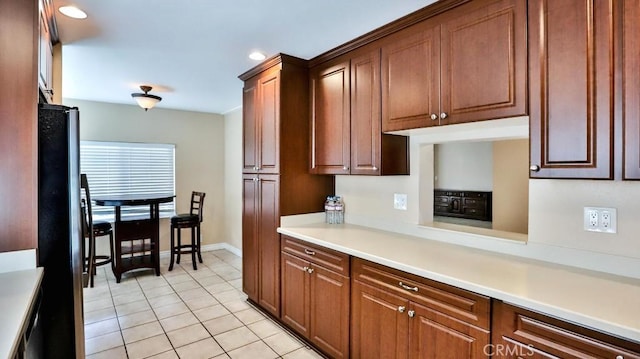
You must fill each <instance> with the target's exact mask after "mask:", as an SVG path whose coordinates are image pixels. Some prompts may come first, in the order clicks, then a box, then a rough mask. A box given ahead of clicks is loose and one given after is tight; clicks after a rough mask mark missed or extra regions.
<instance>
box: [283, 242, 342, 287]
mask: <svg viewBox="0 0 640 359" xmlns="http://www.w3.org/2000/svg"><path fill="white" fill-rule="evenodd" d="M280 243H281V244H280V245H281V247H282V251H283V252H285V253H290V254H293V255H295V256H298V257H300V258H303V259H306V260H308V261H309V262H311V263H314V264H318V265H321V266H323V267H325V268H326V269H329V270H331V271H334V272H336V273H339V274H342V275H343V276H345V277H348V276H349V255H348V254H344V253H340V252H338V251H334V250H332V249H328V248H324V247H322V246H318V245H315V244H312V243H309V242H305V241H301V240H299V239H295V238H292V237H289V236H285V235H282V240H281V241H280Z"/></svg>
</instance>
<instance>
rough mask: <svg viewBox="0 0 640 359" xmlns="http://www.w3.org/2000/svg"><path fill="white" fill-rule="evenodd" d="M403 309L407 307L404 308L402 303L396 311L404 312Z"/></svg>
mask: <svg viewBox="0 0 640 359" xmlns="http://www.w3.org/2000/svg"><path fill="white" fill-rule="evenodd" d="M405 309H407V308H405V307H404V305H401V306H399V307H398V312H400V313H404V310H405Z"/></svg>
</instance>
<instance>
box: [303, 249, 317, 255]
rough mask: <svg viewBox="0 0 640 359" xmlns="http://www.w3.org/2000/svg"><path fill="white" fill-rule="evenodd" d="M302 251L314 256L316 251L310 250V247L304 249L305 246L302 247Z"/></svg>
mask: <svg viewBox="0 0 640 359" xmlns="http://www.w3.org/2000/svg"><path fill="white" fill-rule="evenodd" d="M304 252H305V253H306V254H308V255H310V256H315V255H316V252H314V251H312V250H310V249H306V248H305V249H304Z"/></svg>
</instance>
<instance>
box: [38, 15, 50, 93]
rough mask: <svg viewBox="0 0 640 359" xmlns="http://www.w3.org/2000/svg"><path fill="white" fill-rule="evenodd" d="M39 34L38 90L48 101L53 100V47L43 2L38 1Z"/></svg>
mask: <svg viewBox="0 0 640 359" xmlns="http://www.w3.org/2000/svg"><path fill="white" fill-rule="evenodd" d="M40 7H41V9H40V13H39V14H40V15H39V17H40V36H39V51H38V52H39V54H38V59H39V61H38V70H39V76H38V84H39V85H40V90H41V91H42V93H43V94H44V97H45V98H46V99H47V101H48V102H52V101H53V83H52V80H53V79H52V77H53V73H52V70H53V68H52V67H53V48H52V46H51V33H50V32H49V24H48V22H47V16H46V12H45V9H44V4H42V3H40Z"/></svg>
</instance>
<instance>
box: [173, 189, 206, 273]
mask: <svg viewBox="0 0 640 359" xmlns="http://www.w3.org/2000/svg"><path fill="white" fill-rule="evenodd" d="M204 196H205V193H204V192H196V191H193V192H191V209H190V211H189V213H182V214H177V215H175V216H173V217H171V264H169V270H170V271H171V270H173V259H174V255H176V256H177V259H176V263H178V264H180V254H188V253H191V261H192V263H193V270H198V267H197V265H196V254H197V255H198V261H199V262H200V263H202V255H201V254H200V223H201V222H202V208H203V205H204ZM183 228H191V243H190V244H182V242H181V238H180V232H181V230H182V229H183ZM176 231H177V232H178V236H177V237H178V238H177V243H176V241H175V239H176V238H175V235H174V234H175V232H176Z"/></svg>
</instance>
